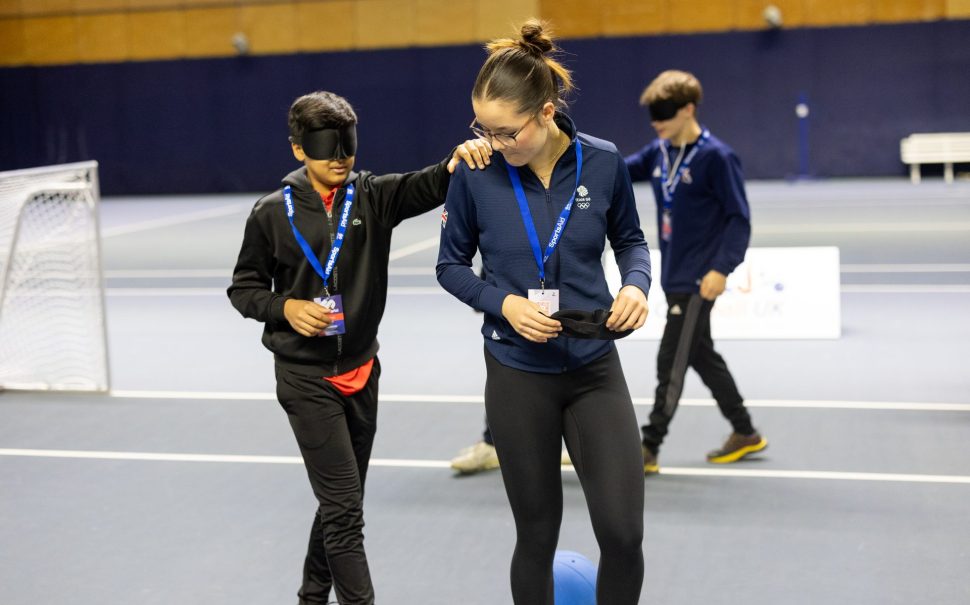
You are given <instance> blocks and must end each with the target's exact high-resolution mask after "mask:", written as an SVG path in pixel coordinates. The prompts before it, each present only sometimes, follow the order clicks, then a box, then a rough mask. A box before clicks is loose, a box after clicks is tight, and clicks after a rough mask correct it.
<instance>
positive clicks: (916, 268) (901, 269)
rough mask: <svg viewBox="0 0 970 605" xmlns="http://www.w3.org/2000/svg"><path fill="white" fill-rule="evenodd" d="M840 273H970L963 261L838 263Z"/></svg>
mask: <svg viewBox="0 0 970 605" xmlns="http://www.w3.org/2000/svg"><path fill="white" fill-rule="evenodd" d="M839 271H840V272H842V273H970V264H963V263H935V264H934V263H926V264H919V263H910V264H895V265H894V264H868V263H863V264H856V265H851V264H849V265H840V266H839Z"/></svg>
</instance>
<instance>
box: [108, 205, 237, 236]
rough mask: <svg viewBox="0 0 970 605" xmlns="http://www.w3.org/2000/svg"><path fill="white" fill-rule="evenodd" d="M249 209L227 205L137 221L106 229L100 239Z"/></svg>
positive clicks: (224, 215)
mask: <svg viewBox="0 0 970 605" xmlns="http://www.w3.org/2000/svg"><path fill="white" fill-rule="evenodd" d="M251 207H252V204H229V205H227V206H219V207H217V208H208V209H206V210H197V211H195V212H187V213H185V214H180V215H176V216H165V217H162V218H156V219H151V220H147V221H139V222H137V223H131V224H128V225H118V226H116V227H108V228H106V229H102V230H101V238H102V239H104V238H106V237H115V236H118V235H130V234H132V233H140V232H142V231H151V230H152V229H161V228H163V227H174V226H175V225H184V224H186V223H194V222H196V221H205V220H208V219H211V218H222V217H226V216H232V215H234V214H242V213H243V212H248V211H249V209H250V208H251Z"/></svg>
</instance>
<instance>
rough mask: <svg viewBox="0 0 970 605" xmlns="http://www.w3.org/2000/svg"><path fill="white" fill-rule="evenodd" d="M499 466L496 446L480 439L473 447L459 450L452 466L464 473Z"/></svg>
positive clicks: (472, 472)
mask: <svg viewBox="0 0 970 605" xmlns="http://www.w3.org/2000/svg"><path fill="white" fill-rule="evenodd" d="M498 466H499V465H498V454H496V453H495V446H494V445H489V444H487V443H485V442H484V441H479V442H478V443H476V444H475V445H473V446H471V447H466V448H464V449H462V450H461V451H460V452H458V456H456V457H455V458H453V459H452V461H451V468H453V469H455V470H456V471H458V472H459V473H462V474H463V475H471V474H474V473H480V472H482V471H488V470H492V469H495V468H498Z"/></svg>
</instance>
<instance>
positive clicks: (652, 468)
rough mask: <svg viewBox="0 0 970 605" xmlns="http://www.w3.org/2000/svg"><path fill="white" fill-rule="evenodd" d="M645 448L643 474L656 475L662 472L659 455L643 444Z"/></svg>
mask: <svg viewBox="0 0 970 605" xmlns="http://www.w3.org/2000/svg"><path fill="white" fill-rule="evenodd" d="M640 447H641V449H642V450H643V474H644V475H656V474H657V473H659V472H660V463H659V462H657V455H656V454H654V453H653V452H652V451H651V450H650V448H648V447H647V446H645V445H642V444H641V446H640Z"/></svg>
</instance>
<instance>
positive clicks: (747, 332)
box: [603, 247, 842, 340]
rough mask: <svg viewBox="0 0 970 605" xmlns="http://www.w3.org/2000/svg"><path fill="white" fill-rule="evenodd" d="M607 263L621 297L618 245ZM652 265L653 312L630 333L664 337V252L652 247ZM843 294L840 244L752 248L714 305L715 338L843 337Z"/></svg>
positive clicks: (613, 287) (650, 298) (608, 254)
mask: <svg viewBox="0 0 970 605" xmlns="http://www.w3.org/2000/svg"><path fill="white" fill-rule="evenodd" d="M603 263H604V267H605V269H606V281H607V283H608V284H609V287H610V292H612V293H613V295H614V296H615V295H616V292H617V291H618V290H619V288H620V271H619V269H618V268H617V266H616V261H615V260H614V258H613V251H612V250H607V251H606V254H605V255H604V259H603ZM650 264H651V267H652V269H653V284H652V285H651V287H650V293H649V296H648V299H647V302H648V303H649V305H650V315H649V316H648V318H647V323H646V325H645V326H644V327H643V328H641V329H639V330H637V331H636V332H634V333H633V334H632V335H630V336H628V338H637V339H655V340H659V339H660V336H661V335H662V334H663V329H664V325H665V324H666V323H667V300H666V298H665V297H664V293H663V290H661V289H660V252H659V251H657V250H651V251H650ZM839 294H840V289H839V249H838V248H836V247H812V248H750V249H748V252H747V254H746V255H745V260H744V262H743V263H741V265H740V266H739V267H738V268H737V269H735V271H734V273H732V274H731V275H729V276H728V280H727V289H726V290H725V291H724V294H722V295H721V296H719V297H718V299H717V304H715V305H714V310H713V312H712V313H711V332H712V334H713V336H714V338H715V339H762V338H763V339H823V338H839V337H841V336H842V315H841V306H840V298H839Z"/></svg>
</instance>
